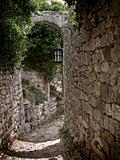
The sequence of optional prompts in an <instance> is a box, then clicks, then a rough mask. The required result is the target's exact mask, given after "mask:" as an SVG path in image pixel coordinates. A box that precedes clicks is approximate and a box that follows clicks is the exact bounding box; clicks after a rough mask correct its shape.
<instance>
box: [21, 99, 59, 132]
mask: <svg viewBox="0 0 120 160" xmlns="http://www.w3.org/2000/svg"><path fill="white" fill-rule="evenodd" d="M24 112H25V124H24V130H23V133H22V134H24V133H25V134H26V133H27V132H30V131H31V129H32V128H33V127H38V126H40V125H41V124H42V123H44V122H45V121H46V120H47V119H48V118H50V117H51V116H52V115H53V114H55V113H56V112H57V101H56V98H55V97H54V98H50V99H49V100H48V101H44V103H41V104H39V105H35V104H32V103H31V102H30V101H28V100H27V99H25V100H24Z"/></svg>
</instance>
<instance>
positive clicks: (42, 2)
mask: <svg viewBox="0 0 120 160" xmlns="http://www.w3.org/2000/svg"><path fill="white" fill-rule="evenodd" d="M34 1H35V3H36V4H37V9H38V10H39V11H43V10H44V11H65V10H67V9H68V8H67V5H63V4H62V3H61V2H58V1H56V0H51V3H48V1H47V0H34Z"/></svg>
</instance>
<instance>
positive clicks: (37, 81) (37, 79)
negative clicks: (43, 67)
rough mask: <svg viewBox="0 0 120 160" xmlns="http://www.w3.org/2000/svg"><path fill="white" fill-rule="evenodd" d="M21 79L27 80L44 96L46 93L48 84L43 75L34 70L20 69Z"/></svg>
mask: <svg viewBox="0 0 120 160" xmlns="http://www.w3.org/2000/svg"><path fill="white" fill-rule="evenodd" d="M21 76H22V80H25V81H27V83H29V84H30V85H31V86H33V87H35V88H36V89H39V90H40V91H41V92H42V93H43V94H45V95H46V96H47V95H48V86H49V84H48V83H47V82H45V80H44V77H43V76H42V75H40V73H37V72H35V71H28V70H27V71H25V70H22V73H21Z"/></svg>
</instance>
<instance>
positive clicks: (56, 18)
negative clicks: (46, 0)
mask: <svg viewBox="0 0 120 160" xmlns="http://www.w3.org/2000/svg"><path fill="white" fill-rule="evenodd" d="M32 21H33V22H34V23H39V22H40V23H47V24H51V25H54V26H56V27H57V28H59V29H61V28H62V27H65V26H67V25H68V21H69V13H68V12H56V11H42V12H37V13H36V14H33V17H32Z"/></svg>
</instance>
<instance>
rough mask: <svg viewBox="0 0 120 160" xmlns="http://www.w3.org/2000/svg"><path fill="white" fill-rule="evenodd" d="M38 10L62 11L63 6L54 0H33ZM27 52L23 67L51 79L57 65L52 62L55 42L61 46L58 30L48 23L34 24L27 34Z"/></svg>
mask: <svg viewBox="0 0 120 160" xmlns="http://www.w3.org/2000/svg"><path fill="white" fill-rule="evenodd" d="M34 1H35V3H36V4H37V6H38V9H39V10H40V11H42V10H49V11H63V10H65V7H64V5H63V4H62V3H60V2H57V1H55V0H53V1H51V4H49V3H48V2H47V1H46V0H41V1H39V0H34ZM28 41H29V45H28V52H27V57H26V58H25V61H24V63H25V68H27V69H31V70H35V71H38V72H40V73H43V75H44V76H45V78H46V80H49V81H50V80H52V78H53V75H54V74H55V72H56V69H57V65H56V64H55V62H54V52H55V47H56V43H57V42H58V41H59V42H60V43H61V45H62V46H63V42H62V38H61V35H60V33H59V31H58V30H57V29H55V28H53V27H51V26H49V25H43V24H41V25H40V24H35V25H34V26H33V28H32V29H31V33H30V34H29V35H28Z"/></svg>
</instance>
